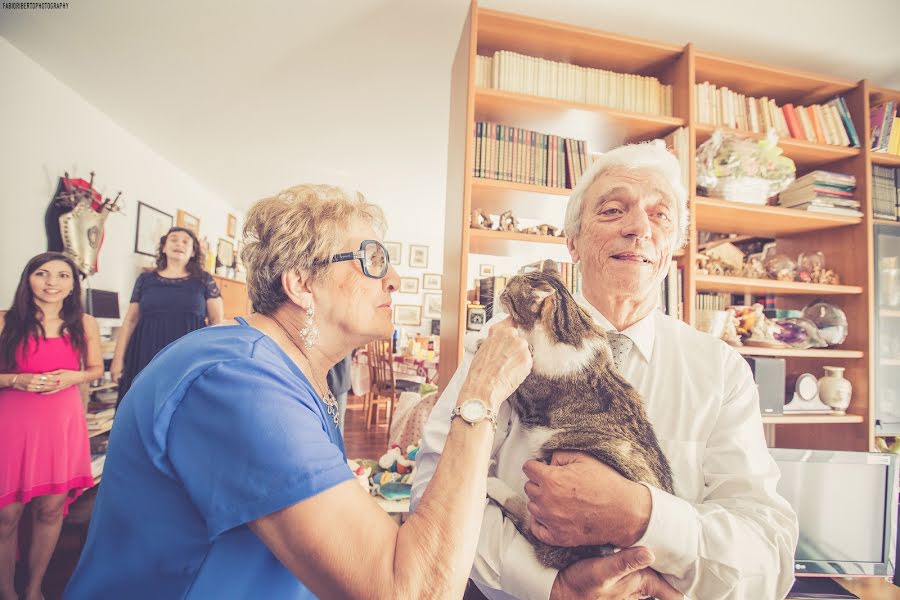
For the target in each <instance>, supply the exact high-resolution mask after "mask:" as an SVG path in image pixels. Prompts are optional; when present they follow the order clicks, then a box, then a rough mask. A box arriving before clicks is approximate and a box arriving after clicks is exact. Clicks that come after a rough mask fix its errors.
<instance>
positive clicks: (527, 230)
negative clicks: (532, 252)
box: [521, 225, 541, 235]
mask: <svg viewBox="0 0 900 600" xmlns="http://www.w3.org/2000/svg"><path fill="white" fill-rule="evenodd" d="M521 233H528V234H531V235H541V230H540V229H538V228H537V226H534V225H532V226H531V227H526V228H525V229H523V230H522V231H521Z"/></svg>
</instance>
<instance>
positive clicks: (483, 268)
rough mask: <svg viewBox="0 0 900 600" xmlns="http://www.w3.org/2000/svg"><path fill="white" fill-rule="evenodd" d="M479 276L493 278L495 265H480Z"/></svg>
mask: <svg viewBox="0 0 900 600" xmlns="http://www.w3.org/2000/svg"><path fill="white" fill-rule="evenodd" d="M478 276H479V277H493V276H494V265H478Z"/></svg>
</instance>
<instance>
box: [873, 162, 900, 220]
mask: <svg viewBox="0 0 900 600" xmlns="http://www.w3.org/2000/svg"><path fill="white" fill-rule="evenodd" d="M872 214H873V216H875V217H876V218H879V219H891V220H895V221H900V168H895V167H882V166H881V165H872Z"/></svg>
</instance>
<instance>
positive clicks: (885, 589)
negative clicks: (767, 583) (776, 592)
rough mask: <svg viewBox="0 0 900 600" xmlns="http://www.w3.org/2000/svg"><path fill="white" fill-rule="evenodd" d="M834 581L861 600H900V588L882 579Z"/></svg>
mask: <svg viewBox="0 0 900 600" xmlns="http://www.w3.org/2000/svg"><path fill="white" fill-rule="evenodd" d="M834 580H835V581H837V582H838V583H839V584H841V586H843V587H845V588H846V589H847V590H848V591H850V592H853V593H854V594H856V595H857V596H859V598H860V600H900V587H896V586H895V585H894V584H893V583H891V582H890V581H888V580H886V579H882V578H880V577H841V578H837V577H836V578H835V579H834ZM790 598H791V596H788V600H790Z"/></svg>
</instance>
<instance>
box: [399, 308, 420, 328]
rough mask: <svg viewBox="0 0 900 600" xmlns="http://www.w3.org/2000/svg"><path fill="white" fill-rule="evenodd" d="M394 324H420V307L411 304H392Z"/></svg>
mask: <svg viewBox="0 0 900 600" xmlns="http://www.w3.org/2000/svg"><path fill="white" fill-rule="evenodd" d="M394 324H395V325H421V324H422V307H421V306H413V305H411V304H395V305H394Z"/></svg>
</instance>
